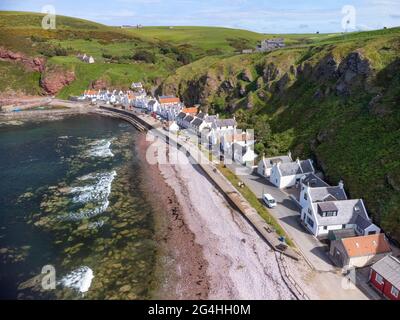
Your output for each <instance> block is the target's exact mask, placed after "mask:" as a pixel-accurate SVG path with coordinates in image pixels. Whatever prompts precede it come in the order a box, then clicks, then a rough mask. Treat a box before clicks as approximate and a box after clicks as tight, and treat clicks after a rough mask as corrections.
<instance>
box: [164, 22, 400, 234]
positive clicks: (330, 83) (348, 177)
mask: <svg viewBox="0 0 400 320" xmlns="http://www.w3.org/2000/svg"><path fill="white" fill-rule="evenodd" d="M356 53H357V54H359V55H360V58H359V59H361V60H362V62H361V61H356V58H354V57H355V56H354V54H356ZM351 56H353V58H352V59H350V57H351ZM399 57H400V28H392V29H385V30H377V31H373V32H366V33H363V32H361V33H351V34H346V35H336V36H332V37H329V38H325V39H324V38H323V37H322V38H319V39H318V40H315V42H314V43H309V44H302V45H296V46H294V47H291V48H286V49H283V50H276V51H273V52H269V53H265V54H259V53H257V54H247V55H235V56H230V57H225V58H223V59H210V58H204V59H201V60H198V61H196V62H195V63H193V64H190V65H187V66H182V67H180V68H179V69H178V70H177V71H176V72H175V73H174V74H173V75H171V76H170V77H168V79H167V80H166V81H165V82H164V84H163V88H164V91H166V92H167V93H172V92H174V93H176V92H177V93H178V94H179V95H180V96H181V97H183V98H184V99H185V100H186V101H189V103H193V102H192V101H191V99H196V100H198V99H199V98H200V101H199V102H200V103H201V104H202V105H203V108H204V109H207V110H208V111H210V112H213V113H216V112H218V113H220V114H224V115H227V116H231V115H232V114H235V115H236V119H237V121H238V122H239V125H240V126H241V127H242V128H254V129H255V131H256V132H255V133H256V138H257V143H256V151H257V153H258V154H262V153H265V154H267V155H271V156H272V155H278V154H284V153H286V152H287V151H288V150H291V151H292V152H293V154H294V155H295V156H300V157H301V158H306V157H312V158H313V159H314V160H315V161H316V163H317V164H318V167H319V168H320V169H323V170H324V173H325V175H326V179H327V181H328V182H329V183H331V184H332V185H335V184H337V183H338V181H339V180H341V179H343V180H344V182H345V186H346V191H347V192H348V194H349V196H350V197H352V198H362V199H364V200H365V203H366V206H367V210H368V211H369V213H370V215H371V216H372V217H373V218H374V219H375V222H376V223H378V224H379V225H380V226H381V227H382V228H383V229H384V230H385V231H386V232H387V234H389V235H391V236H392V237H393V238H396V239H398V240H399V239H400V220H399V219H400V211H399V207H400V193H399V192H398V190H399V186H400V161H399V160H398V159H399V157H400V153H399V150H400V149H399V148H398V147H397V145H398V141H400V127H399V124H400V112H399V108H398V107H397V106H398V105H399V102H400V100H399V97H400V77H399V75H400V60H399ZM329 59H334V60H335V62H334V64H335V66H333V67H332V60H329ZM363 64H364V66H368V67H367V68H368V70H367V69H365V71H360V69H361V68H362V65H363ZM363 72H365V73H363ZM345 74H346V75H347V76H348V77H350V78H351V79H352V80H351V81H349V80H345V79H346V76H344V75H345ZM243 75H245V77H244V76H243ZM339 85H344V86H345V88H346V90H347V92H345V93H341V92H340V91H339V90H338V88H339V87H340V86H339Z"/></svg>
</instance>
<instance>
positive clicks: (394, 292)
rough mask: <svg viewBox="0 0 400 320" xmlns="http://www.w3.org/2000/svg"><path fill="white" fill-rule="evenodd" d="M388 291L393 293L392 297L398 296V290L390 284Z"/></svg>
mask: <svg viewBox="0 0 400 320" xmlns="http://www.w3.org/2000/svg"><path fill="white" fill-rule="evenodd" d="M390 293H391V294H392V295H393V297H396V298H398V297H399V290H398V289H397V288H395V287H393V286H392V289H391V290H390Z"/></svg>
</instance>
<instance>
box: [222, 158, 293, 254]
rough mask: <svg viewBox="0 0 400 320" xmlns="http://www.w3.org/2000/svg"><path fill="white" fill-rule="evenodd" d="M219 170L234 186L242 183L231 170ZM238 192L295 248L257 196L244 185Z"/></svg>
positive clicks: (225, 168) (223, 168)
mask: <svg viewBox="0 0 400 320" xmlns="http://www.w3.org/2000/svg"><path fill="white" fill-rule="evenodd" d="M217 168H218V170H219V171H220V172H221V173H222V174H223V175H224V176H225V178H227V179H228V180H229V181H230V182H231V183H232V185H234V186H237V185H238V184H239V182H243V181H241V180H240V179H239V178H238V177H237V176H236V175H235V174H234V173H233V172H232V171H231V170H230V169H229V168H227V167H224V166H223V165H217ZM237 190H238V191H239V192H240V193H241V194H242V195H243V197H244V198H245V199H246V200H247V201H248V202H249V203H250V205H251V206H252V207H253V208H254V209H255V210H256V211H257V213H258V214H259V215H260V216H261V217H262V218H263V219H264V220H265V222H266V223H268V224H269V225H270V226H271V227H272V228H274V229H275V231H276V233H277V234H278V235H279V236H283V237H285V239H286V243H287V244H288V245H290V246H292V247H293V246H294V244H293V241H292V240H291V239H290V238H289V237H288V235H287V234H286V232H285V230H283V228H282V227H281V225H280V224H279V222H278V221H277V220H276V219H275V217H274V216H273V215H271V213H269V211H268V210H267V208H265V206H264V205H263V204H262V203H261V202H260V200H259V199H258V198H257V196H256V195H255V194H254V193H253V192H252V191H251V190H250V189H249V187H247V186H246V185H244V187H242V188H237Z"/></svg>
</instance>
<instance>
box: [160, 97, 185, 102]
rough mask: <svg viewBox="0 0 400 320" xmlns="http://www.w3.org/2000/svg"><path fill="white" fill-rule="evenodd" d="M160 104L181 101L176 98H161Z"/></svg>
mask: <svg viewBox="0 0 400 320" xmlns="http://www.w3.org/2000/svg"><path fill="white" fill-rule="evenodd" d="M159 101H160V103H179V102H181V100H180V99H179V98H175V97H168V98H159Z"/></svg>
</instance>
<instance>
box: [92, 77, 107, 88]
mask: <svg viewBox="0 0 400 320" xmlns="http://www.w3.org/2000/svg"><path fill="white" fill-rule="evenodd" d="M91 88H92V89H94V90H105V89H107V88H110V84H109V82H108V81H107V80H106V79H97V80H96V81H94V82H92V84H91Z"/></svg>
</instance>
